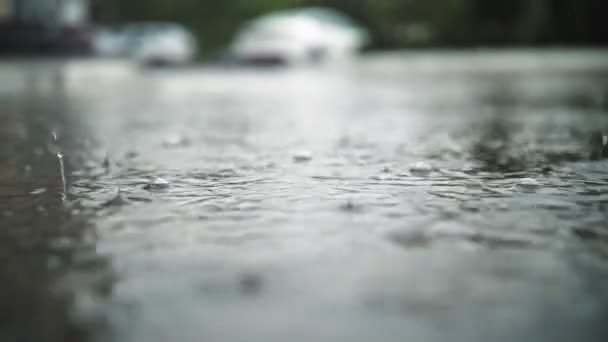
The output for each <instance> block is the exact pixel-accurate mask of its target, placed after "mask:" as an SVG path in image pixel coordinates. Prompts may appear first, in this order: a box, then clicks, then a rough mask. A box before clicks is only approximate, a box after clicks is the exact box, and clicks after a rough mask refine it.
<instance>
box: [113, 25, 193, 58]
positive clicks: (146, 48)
mask: <svg viewBox="0 0 608 342" xmlns="http://www.w3.org/2000/svg"><path fill="white" fill-rule="evenodd" d="M123 35H124V38H123V39H124V46H125V51H126V54H127V55H128V56H130V57H132V58H134V59H135V60H137V61H139V62H141V63H144V64H154V65H179V64H186V63H188V62H191V61H192V60H193V59H194V57H195V55H196V40H195V39H194V37H193V35H192V34H191V33H190V32H188V31H187V30H186V29H185V28H184V27H183V26H181V25H179V24H175V23H137V24H129V25H127V26H126V27H125V28H124V31H123Z"/></svg>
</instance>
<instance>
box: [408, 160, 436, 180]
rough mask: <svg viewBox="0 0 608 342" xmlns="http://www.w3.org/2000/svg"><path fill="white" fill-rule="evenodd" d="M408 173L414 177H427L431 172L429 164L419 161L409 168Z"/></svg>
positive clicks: (431, 168)
mask: <svg viewBox="0 0 608 342" xmlns="http://www.w3.org/2000/svg"><path fill="white" fill-rule="evenodd" d="M410 172H411V173H412V174H413V175H415V176H427V175H429V174H430V173H431V172H433V167H432V166H431V164H429V163H427V162H424V161H419V162H416V163H414V164H413V165H411V166H410Z"/></svg>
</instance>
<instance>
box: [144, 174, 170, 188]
mask: <svg viewBox="0 0 608 342" xmlns="http://www.w3.org/2000/svg"><path fill="white" fill-rule="evenodd" d="M169 185H171V184H170V183H169V181H168V180H166V179H164V178H161V177H156V178H154V179H153V180H152V181H151V182H150V183H148V184H146V186H144V189H146V190H159V189H166V188H168V187H169Z"/></svg>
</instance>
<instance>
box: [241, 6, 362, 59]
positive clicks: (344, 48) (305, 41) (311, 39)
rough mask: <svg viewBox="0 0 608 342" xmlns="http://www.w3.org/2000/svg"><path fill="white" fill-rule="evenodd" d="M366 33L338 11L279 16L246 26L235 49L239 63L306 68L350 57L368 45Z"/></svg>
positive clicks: (314, 10) (300, 11) (291, 12)
mask: <svg viewBox="0 0 608 342" xmlns="http://www.w3.org/2000/svg"><path fill="white" fill-rule="evenodd" d="M368 40H369V35H368V33H367V31H366V30H365V29H363V28H362V27H360V26H358V25H357V24H355V23H354V22H353V21H352V20H351V19H349V18H348V17H346V16H345V15H343V14H340V13H338V12H336V11H334V10H330V9H325V8H305V9H297V10H288V11H281V12H276V13H274V14H269V15H265V16H262V17H260V18H258V19H255V20H253V21H251V22H250V23H248V24H246V25H245V26H244V27H243V28H242V29H241V31H240V32H239V33H238V35H237V36H236V38H235V40H234V42H233V43H232V46H231V54H232V56H233V58H235V59H236V60H237V61H239V62H243V63H253V64H306V63H318V62H322V61H327V60H335V59H339V58H343V57H349V56H352V55H354V54H355V53H357V52H358V51H359V50H360V49H361V48H363V47H364V46H365V44H367V43H368Z"/></svg>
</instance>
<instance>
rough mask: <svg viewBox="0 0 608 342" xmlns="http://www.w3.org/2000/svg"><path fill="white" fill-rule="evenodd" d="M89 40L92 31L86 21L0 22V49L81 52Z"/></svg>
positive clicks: (85, 50)
mask: <svg viewBox="0 0 608 342" xmlns="http://www.w3.org/2000/svg"><path fill="white" fill-rule="evenodd" d="M92 42H93V39H92V32H91V30H90V28H89V27H87V26H85V25H72V26H49V25H45V24H43V23H39V22H7V23H0V53H13V54H59V55H82V54H88V53H90V52H91V51H92Z"/></svg>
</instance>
